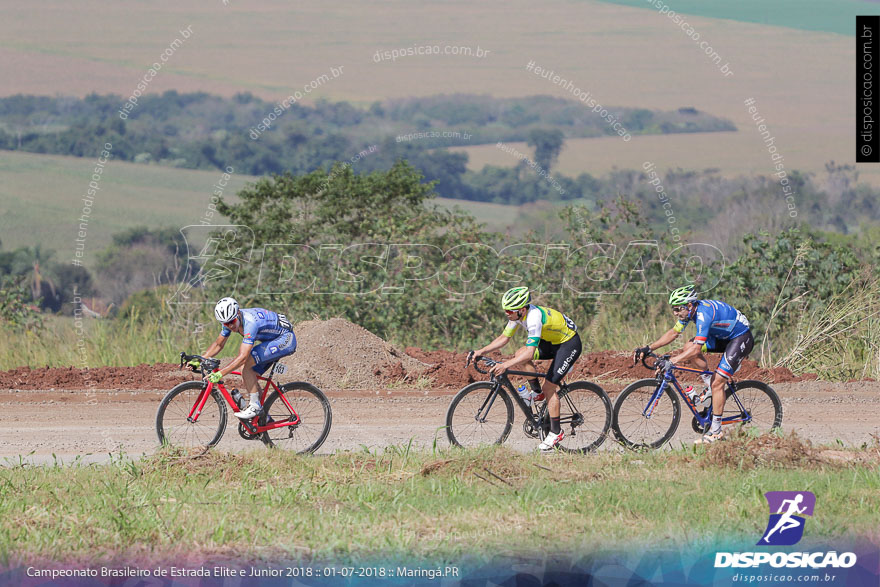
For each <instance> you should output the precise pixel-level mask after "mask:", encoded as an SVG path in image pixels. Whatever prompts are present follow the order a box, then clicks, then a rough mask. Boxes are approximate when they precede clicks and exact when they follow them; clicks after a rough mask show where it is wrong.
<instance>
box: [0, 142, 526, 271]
mask: <svg viewBox="0 0 880 587" xmlns="http://www.w3.org/2000/svg"><path fill="white" fill-rule="evenodd" d="M96 157H97V155H96ZM94 166H95V160H94V159H82V158H76V157H61V156H56V155H37V154H31V153H15V152H3V156H2V157H0V239H2V243H3V248H4V249H5V250H10V249H14V248H17V247H21V246H32V245H36V244H41V245H43V247H44V248H48V249H54V250H55V251H56V252H57V256H56V258H57V259H58V260H62V261H66V260H67V259H68V258H73V257H72V256H73V250H74V239H76V238H77V231H78V226H79V223H80V217H81V215H82V208H83V201H82V197H83V196H84V195H85V193H86V190H87V189H88V184H89V180H90V176H91V173H92V170H93V168H94ZM221 176H222V172H220V171H216V172H214V171H196V170H189V169H174V168H169V167H160V166H156V165H138V164H135V163H127V162H123V161H112V160H111V162H110V163H108V164H107V165H106V166H105V173H104V174H103V178H102V179H101V182H100V184H99V185H100V187H101V189H100V191H99V193H98V196H96V198H95V203H94V205H93V206H92V209H91V215H90V217H89V218H88V222H89V225H88V235H87V236H86V239H87V240H86V257H85V262H86V265H90V264H91V263H92V262H94V253H96V252H98V251H100V250H101V249H103V248H104V247H106V246H107V245H108V244H110V242H111V237H112V235H113V234H115V233H118V232H121V231H122V230H125V229H126V228H130V227H133V226H138V225H146V226H148V227H150V228H159V227H165V226H174V227H183V226H187V225H190V224H199V222H200V219H201V218H202V217H203V215H204V214H205V212H206V210H207V207H208V205H209V204H210V203H211V195H212V193H213V191H214V186H215V184H216V183H217V182H218V181H220V179H221ZM256 179H257V178H255V177H251V176H242V175H233V176H232V179H231V180H230V181H229V183H228V185H227V186H226V187H225V188H223V189H224V191H223V195H224V197H233V198H234V195H235V192H236V191H237V190H239V189H241V188H242V187H243V186H244V185H245V184H246V183H248V182H253V181H256ZM437 203H438V204H441V205H444V206H456V205H457V206H461V207H462V208H464V209H465V210H467V211H469V212H471V213H472V214H473V215H474V216H475V217H476V218H477V219H478V220H479V221H481V222H486V223H487V224H488V225H489V226H490V227H491V228H494V229H498V230H501V229H503V228H504V227H506V226H508V225H510V224H514V223H515V221H516V219H517V217H518V215H519V213H520V210H519V209H518V208H516V207H511V206H503V205H500V204H488V203H480V202H467V201H464V200H448V199H438V200H437ZM215 218H217V216H215ZM212 221H213V220H212ZM218 223H222V221H220V222H218Z"/></svg>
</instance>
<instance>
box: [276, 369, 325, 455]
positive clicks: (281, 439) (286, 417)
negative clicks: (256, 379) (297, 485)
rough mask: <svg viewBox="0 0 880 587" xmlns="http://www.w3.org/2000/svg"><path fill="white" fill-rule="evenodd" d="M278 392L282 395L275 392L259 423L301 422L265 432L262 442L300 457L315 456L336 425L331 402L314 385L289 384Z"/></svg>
mask: <svg viewBox="0 0 880 587" xmlns="http://www.w3.org/2000/svg"><path fill="white" fill-rule="evenodd" d="M279 389H280V390H281V393H280V394H279V393H278V392H277V391H273V392H272V393H271V394H270V395H269V399H267V400H266V405H265V406H263V413H264V414H265V415H264V416H263V417H261V418H260V423H261V424H265V422H271V421H273V420H274V421H275V422H295V421H296V417H297V416H299V419H300V422H299V424H294V425H292V426H282V427H280V428H274V429H272V430H267V431H266V432H263V435H262V441H263V442H264V443H265V444H266V446H270V447H276V448H281V449H284V450H292V451H294V452H297V453H299V454H307V453H313V452H315V451H316V450H318V448H320V446H321V445H322V444H324V441H325V440H327V435H328V434H330V425H331V423H332V421H333V412H332V411H331V409H330V401H329V400H328V399H327V396H325V395H324V392H323V391H321V390H320V389H318V388H317V387H315V386H314V385H312V384H311V383H304V382H297V383H288V384H286V385H282V386H281V387H280V388H279ZM282 396H283V397H282ZM291 409H292V410H293V411H291ZM294 411H295V412H296V414H295V415H294Z"/></svg>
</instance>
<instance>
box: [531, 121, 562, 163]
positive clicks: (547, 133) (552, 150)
mask: <svg viewBox="0 0 880 587" xmlns="http://www.w3.org/2000/svg"><path fill="white" fill-rule="evenodd" d="M564 142H565V135H563V134H562V131H561V130H559V129H553V130H546V129H541V128H536V129H534V130H532V131H530V132H529V138H528V140H527V141H526V144H528V146H530V147H534V149H535V162H536V163H537V164H538V165H540V166H541V167H543V168H544V169H545V170H546V171H550V168H551V167H552V166H553V165H554V164H555V163H556V159H557V158H559V152H560V151H562V145H563V143H564Z"/></svg>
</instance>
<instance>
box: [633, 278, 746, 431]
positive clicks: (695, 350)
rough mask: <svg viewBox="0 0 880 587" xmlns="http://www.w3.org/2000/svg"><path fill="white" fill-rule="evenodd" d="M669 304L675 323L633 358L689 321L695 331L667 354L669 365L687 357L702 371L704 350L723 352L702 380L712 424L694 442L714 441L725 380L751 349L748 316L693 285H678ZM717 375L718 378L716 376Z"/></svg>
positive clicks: (662, 343)
mask: <svg viewBox="0 0 880 587" xmlns="http://www.w3.org/2000/svg"><path fill="white" fill-rule="evenodd" d="M669 305H670V306H672V313H673V314H674V315H675V317H676V318H678V322H677V323H676V324H675V326H673V327H672V328H670V329H669V330H668V331H667V332H666V334H664V335H663V336H661V337H660V338H658V339H657V340H656V341H654V342H652V343H651V344H649V345H648V346H646V347H642V348H639V349H636V351H635V356H634V358H635V359H636V360H638V359H639V358H640V357H641V355H642V354H643V353H646V352H650V351H653V350H655V349H659V348H661V347H664V346H666V345H668V344H669V343H671V342H672V341H673V340H675V339H676V338H678V337H679V335H680V334H681V332H682V331H683V330H684V328H685V326H687V325H688V323H689V322H691V321H693V322H694V324H695V325H696V327H697V334H696V336H694V337H693V338H692V339H691V343H693V344H686V345H685V346H684V350H683V351H682V352H681V353H679V354H678V355H676V356H674V357H671V358H670V362H671V363H673V364H676V363H682V362H684V361H688V360H690V359H693V360H694V363H696V365H697V366H698V367H699V368H700V369H703V370H707V369H708V368H709V363H708V362H707V361H706V357H705V356H704V355H703V353H704V352H710V353H724V354H723V356H722V357H721V361H720V362H719V363H718V368H717V369H715V374H714V375H712V378H711V380H709V381H706V379H707V378H708V376H705V377H704V379H703V381H704V383H706V385H709V386H710V387H711V389H712V426H711V428H709V431H708V432H707V433H706V434H705V435H703V437H702V438H700V439H698V440H697V444H701V443H709V442H715V441H716V440H721V439H722V438H723V437H724V432H723V431H722V429H721V417H722V414H723V413H724V402H725V400H726V399H727V398H726V397H725V395H726V394H725V393H724V384H725V380H726V379H730V378H731V377H732V376H733V374H734V373H736V372H737V370H738V369H739V367H740V364H741V363H742V361H743V359H745V358H746V357H748V356H749V353H751V352H752V347H753V346H754V345H755V339H754V337H752V331H751V329H750V328H749V321H748V319H747V318H746V317H745V316H744V315H743V314H742V312H740V311H739V310H737V309H736V308H734V307H733V306H730V305H728V304H725V303H724V302H720V301H718V300H701V299H699V297H698V296H697V294H696V292H695V291H694V288H693V286H685V287H680V288H678V289H677V290H675V291H673V292H672V293H671V294H670V296H669ZM719 375H720V377H719Z"/></svg>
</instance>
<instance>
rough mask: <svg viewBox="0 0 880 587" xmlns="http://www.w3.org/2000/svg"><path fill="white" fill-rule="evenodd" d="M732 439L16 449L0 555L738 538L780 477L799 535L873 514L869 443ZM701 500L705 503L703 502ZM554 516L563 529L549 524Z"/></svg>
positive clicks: (488, 547)
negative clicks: (198, 452)
mask: <svg viewBox="0 0 880 587" xmlns="http://www.w3.org/2000/svg"><path fill="white" fill-rule="evenodd" d="M730 442H731V443H735V442H737V441H736V440H734V441H730ZM739 442H741V446H739V447H734V446H731V445H728V446H726V447H724V448H722V449H720V450H719V449H718V448H713V447H709V449H708V450H706V451H703V450H702V449H699V450H695V449H693V448H688V449H684V450H678V451H672V452H654V453H649V454H638V453H623V454H617V453H612V452H606V453H602V454H598V455H589V456H582V455H578V456H572V455H562V454H560V455H557V456H553V457H549V458H548V457H546V456H544V457H542V456H540V455H522V454H516V453H514V452H512V451H509V450H506V449H502V448H499V449H494V448H493V449H486V450H479V451H458V450H436V449H435V450H434V451H433V452H432V451H425V452H413V451H411V450H410V447H409V446H392V447H388V448H386V449H384V450H382V451H374V452H369V451H366V450H364V451H361V452H346V453H338V454H335V455H332V456H327V457H308V458H304V457H299V456H296V455H292V454H289V453H285V452H281V451H265V450H260V451H256V452H253V453H247V454H237V455H232V454H225V453H219V452H215V453H209V454H208V455H206V456H203V457H201V458H186V457H182V456H179V455H171V454H160V455H157V456H153V457H146V458H143V459H141V460H138V461H127V460H124V459H122V458H116V459H114V460H113V461H112V462H111V463H109V464H103V465H89V466H45V467H35V466H26V465H25V466H21V465H17V466H12V467H10V468H5V469H0V562H3V563H8V562H9V561H16V560H19V561H21V560H31V559H35V558H50V559H52V560H74V559H78V560H83V559H86V558H87V559H89V560H92V561H94V560H95V559H102V560H107V559H110V558H114V557H116V558H117V560H128V559H127V558H120V557H138V558H140V559H144V558H147V559H151V558H152V559H156V558H160V557H173V556H181V555H196V556H200V555H210V554H224V555H225V556H228V557H232V558H242V557H248V558H262V559H278V558H286V559H290V558H293V559H299V560H316V561H322V560H331V561H333V562H336V563H345V562H357V561H365V560H369V559H370V558H371V557H375V556H377V555H381V556H383V557H390V558H394V557H400V558H405V557H411V556H417V557H422V558H425V559H427V560H431V561H436V562H438V563H442V562H455V563H458V562H460V561H462V560H463V559H468V558H470V559H475V558H476V559H480V558H488V557H490V556H492V555H493V553H498V552H510V551H511V550H513V551H514V552H516V551H519V552H521V553H529V552H537V551H538V550H539V548H540V546H539V545H540V544H542V543H543V541H544V539H545V538H547V537H548V536H549V534H550V533H554V534H555V535H557V538H558V543H557V546H556V551H557V553H559V554H565V553H583V552H591V551H594V550H596V549H599V548H603V547H609V546H611V547H613V545H614V544H626V545H627V548H632V547H637V546H638V545H647V544H651V543H654V544H656V543H659V542H663V543H664V544H668V543H669V542H673V543H691V544H692V545H693V546H694V547H697V548H699V547H700V546H709V545H711V544H713V543H717V542H719V541H726V542H729V541H734V542H735V541H738V540H745V541H751V542H752V543H753V542H754V540H755V536H757V535H759V533H760V531H761V530H762V529H763V527H764V524H765V523H766V520H767V517H766V509H767V506H766V503H765V502H764V499H763V496H762V493H763V491H764V490H767V489H769V488H779V487H797V488H800V489H804V490H809V491H812V492H814V493H816V495H817V497H818V499H819V502H820V503H821V504H822V512H821V515H817V516H816V517H815V519H813V520H811V526H810V536H811V539H812V540H822V539H832V538H838V537H843V536H851V535H860V534H865V533H868V532H871V531H875V530H876V528H877V527H878V524H880V508H878V507H877V494H878V491H880V470H878V467H877V458H878V457H880V454H878V453H877V449H876V447H872V448H868V449H863V450H861V451H853V452H852V453H851V454H852V455H853V456H854V457H855V458H856V460H854V461H852V462H851V463H850V464H848V465H846V466H842V465H831V464H824V463H823V462H822V461H821V460H816V459H815V458H812V457H806V458H792V455H793V454H794V453H792V451H793V450H798V451H801V452H803V451H806V454H808V455H813V456H815V454H818V453H817V452H816V451H815V450H814V449H812V448H809V447H806V445H803V444H800V442H799V441H798V440H797V439H791V438H789V439H776V440H772V439H771V440H768V439H767V438H766V437H762V438H758V439H752V438H747V437H743V439H741V441H739ZM768 442H769V443H770V444H773V443H774V442H776V443H778V444H779V446H778V447H777V449H778V450H777V451H776V452H774V450H773V447H772V446H769V445H768ZM749 443H759V444H760V449H761V451H763V452H762V454H764V453H766V454H767V455H768V456H767V458H759V459H758V460H757V461H754V462H750V461H748V460H741V461H739V463H737V461H736V460H732V459H729V458H726V457H724V456H723V455H725V454H727V453H729V452H731V450H735V449H739V450H736V452H737V453H739V452H744V453H747V454H748V453H750V449H749V446H750V445H749ZM756 446H758V445H757V444H756ZM780 451H781V452H780ZM752 452H754V451H752ZM777 452H779V454H778V455H777V454H776V453H777ZM774 455H776V456H775V457H774ZM811 459H812V460H811ZM23 496H26V498H24V497H23ZM709 504H713V505H714V506H715V507H714V509H713V511H714V512H715V514H714V515H712V516H707V515H704V512H705V508H706V507H708V505H709ZM243 512H246V514H245V515H244V517H242V514H243ZM559 520H565V525H566V528H567V531H566V532H565V533H563V534H562V535H561V536H560V535H558V533H556V532H555V527H556V526H555V522H554V521H559ZM260 522H265V523H260ZM526 536H527V537H528V539H526V540H524V537H526Z"/></svg>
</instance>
